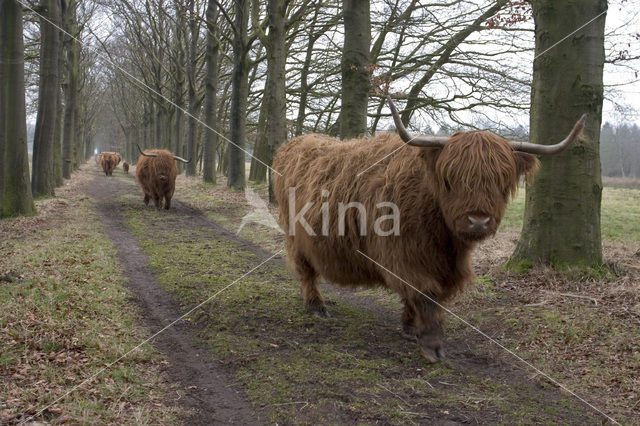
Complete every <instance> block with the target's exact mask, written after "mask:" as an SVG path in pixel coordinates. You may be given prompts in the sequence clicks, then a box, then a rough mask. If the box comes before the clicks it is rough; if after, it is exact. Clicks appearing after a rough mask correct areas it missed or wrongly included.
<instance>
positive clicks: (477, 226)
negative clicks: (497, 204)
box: [468, 216, 491, 232]
mask: <svg viewBox="0 0 640 426" xmlns="http://www.w3.org/2000/svg"><path fill="white" fill-rule="evenodd" d="M468 218H469V231H470V232H487V224H488V223H489V221H490V220H491V218H490V217H488V216H468Z"/></svg>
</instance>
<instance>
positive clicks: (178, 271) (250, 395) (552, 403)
mask: <svg viewBox="0 0 640 426" xmlns="http://www.w3.org/2000/svg"><path fill="white" fill-rule="evenodd" d="M253 188H254V191H255V192H256V193H258V194H260V195H264V191H265V188H264V187H261V186H257V187H255V186H254V187H253ZM616 191H628V192H615V193H611V194H609V195H611V196H612V197H613V198H612V199H615V200H616V203H619V204H617V205H616V206H610V208H611V209H612V210H613V211H618V212H619V213H620V214H618V215H617V220H618V221H619V222H620V223H619V224H617V225H616V224H613V225H611V228H612V229H613V228H615V229H618V228H620V227H621V226H622V227H627V228H624V229H623V232H621V234H622V235H623V236H624V237H626V238H627V239H619V238H618V237H616V236H615V235H616V234H612V237H611V239H607V240H606V243H605V255H606V258H607V261H608V262H609V267H608V268H604V269H603V270H602V271H593V273H590V274H582V273H580V274H578V273H571V272H570V271H569V272H568V273H564V274H559V273H557V272H554V271H552V270H547V269H538V268H534V269H531V270H528V271H523V273H522V274H515V273H512V272H507V271H504V270H503V269H502V268H501V265H503V264H504V262H505V261H506V260H507V258H508V256H509V254H510V253H511V252H512V250H513V246H514V243H515V241H517V238H518V231H517V230H516V229H517V228H516V222H517V219H515V218H516V217H517V215H518V211H519V209H521V200H516V201H515V202H514V203H513V207H512V208H511V209H510V213H509V214H508V217H507V218H506V220H505V225H506V226H505V227H504V229H502V230H501V231H500V232H499V233H498V235H497V236H496V238H493V239H491V240H489V241H487V242H486V243H484V244H483V245H482V246H481V247H480V248H479V249H478V250H477V252H476V256H475V260H474V263H475V268H476V273H477V275H478V280H477V282H476V285H475V287H474V288H472V289H469V290H468V291H467V292H465V293H463V295H461V297H459V298H458V299H457V300H455V301H454V302H453V303H452V304H451V306H450V309H451V310H452V311H453V312H455V313H456V314H457V315H459V316H460V317H462V318H464V319H465V320H466V321H468V322H469V323H471V324H473V325H474V326H475V327H478V328H479V329H480V330H482V331H483V332H484V333H486V334H487V335H488V336H490V337H491V338H492V339H495V340H496V341H498V342H499V343H500V344H501V345H503V346H504V347H505V348H508V349H509V350H511V351H513V352H514V353H516V354H517V355H518V356H520V357H522V358H523V359H525V360H527V362H529V363H531V364H532V365H534V366H535V367H536V368H538V369H539V370H541V371H542V372H544V374H545V375H548V376H549V377H551V378H553V380H555V381H557V382H558V383H561V384H562V386H563V387H565V389H564V390H563V389H561V388H560V387H559V386H558V385H557V384H555V383H553V382H552V381H550V380H549V378H548V377H545V376H544V375H541V374H540V373H539V372H538V371H535V370H533V369H531V368H530V367H529V366H527V365H525V364H524V363H523V362H522V361H520V360H518V359H517V358H515V357H514V356H513V355H512V354H510V353H508V352H507V351H505V350H504V349H503V348H500V347H498V346H496V345H495V344H493V343H491V342H490V341H488V340H487V338H486V337H484V336H482V335H480V334H478V333H477V332H476V331H474V330H473V329H471V328H470V327H469V326H468V325H466V324H464V323H462V322H460V321H458V320H457V319H455V318H449V319H448V323H447V325H446V329H445V335H446V341H445V344H446V354H447V359H446V360H445V361H444V362H441V363H438V364H426V363H425V362H424V360H423V358H422V357H421V355H420V353H419V351H418V349H417V347H416V345H415V343H412V342H409V341H407V340H405V339H403V338H402V336H401V335H400V333H399V317H400V310H401V306H400V303H399V301H398V298H397V296H395V295H394V294H391V293H389V292H388V291H385V290H384V289H374V290H371V289H369V290H364V289H361V290H357V291H350V290H346V289H343V288H341V287H338V286H333V285H331V284H323V285H322V291H323V294H324V295H325V298H326V299H327V302H328V308H329V310H330V312H331V314H332V317H331V318H328V319H319V318H316V317H314V316H310V315H308V314H307V313H305V311H304V309H303V307H302V301H301V298H300V295H299V286H298V284H297V283H296V280H295V278H294V277H293V276H292V275H291V274H290V272H289V271H288V270H287V269H286V267H285V262H284V257H285V254H284V252H283V244H282V236H281V235H280V234H279V233H278V232H277V231H276V230H273V229H269V228H267V227H264V226H262V225H257V224H248V225H246V226H245V227H244V228H243V229H242V231H241V232H240V233H239V235H236V232H237V230H238V228H239V226H240V223H241V221H242V218H243V217H244V216H245V215H246V214H247V213H249V212H250V211H251V207H250V206H249V205H248V202H247V199H246V198H245V196H244V194H241V193H240V194H238V193H233V192H230V191H228V190H227V189H225V187H224V185H222V184H220V185H218V186H214V185H207V184H203V183H202V182H201V180H199V179H189V178H185V177H183V176H180V177H179V178H178V187H177V189H176V198H175V199H174V204H173V206H172V209H171V210H169V211H156V210H155V209H154V208H152V207H146V206H144V204H143V203H142V194H141V191H140V189H139V188H138V187H137V185H136V183H135V179H133V177H132V175H124V174H123V173H122V170H121V169H118V170H117V171H116V172H115V173H114V176H113V177H111V178H107V177H105V176H104V175H103V174H101V173H99V172H98V169H97V167H96V166H94V165H93V164H90V165H87V166H85V167H83V170H82V171H80V172H78V173H77V174H76V175H75V176H74V178H73V179H72V180H71V181H70V184H69V185H68V186H65V188H64V189H63V190H62V191H61V193H59V194H57V195H58V197H57V198H55V199H52V200H45V201H43V202H41V203H40V205H39V207H40V211H41V213H40V215H39V216H37V217H34V218H24V219H17V220H12V221H2V222H0V232H1V233H2V235H3V236H4V235H5V233H6V235H7V236H8V238H7V239H6V240H4V241H2V242H1V243H0V256H2V258H0V274H4V275H2V276H6V278H7V279H6V281H0V309H2V312H3V315H2V317H0V344H1V345H2V347H3V349H4V348H5V343H7V344H8V345H7V346H6V347H8V348H10V350H9V351H8V352H7V353H6V354H5V351H4V350H3V352H2V353H1V354H0V423H9V422H18V421H21V420H24V419H26V417H27V416H28V415H33V414H39V416H38V417H37V419H38V420H39V421H46V422H51V423H62V422H65V421H71V422H74V423H83V422H84V423H86V422H88V423H132V422H138V423H151V424H155V423H172V422H174V421H175V420H178V419H180V420H183V421H184V422H185V423H189V424H191V423H195V424H205V423H206V424H209V423H212V422H218V423H258V424H260V423H280V424H282V423H284V424H300V423H303V424H312V423H322V424H329V423H331V424H335V423H349V424H354V423H383V424H442V425H449V424H476V423H477V424H538V423H553V424H556V423H557V424H602V423H606V421H607V420H606V418H605V417H604V416H603V414H606V415H607V416H610V417H612V418H613V419H615V420H616V421H619V422H621V423H625V424H640V422H639V421H638V418H640V392H639V391H638V389H640V377H639V375H638V371H640V338H639V337H640V328H639V327H638V326H639V325H640V250H639V248H640V243H639V242H638V240H640V236H638V237H637V238H636V232H638V233H640V232H639V231H640V230H638V229H636V227H637V226H639V225H638V223H639V222H640V221H638V220H637V217H638V216H636V215H638V213H639V212H636V211H635V210H634V209H635V208H636V206H638V205H640V191H637V190H631V189H619V190H617V189H616ZM607 196H608V195H607V194H605V197H604V198H605V201H606V200H607ZM249 198H251V197H249ZM605 210H606V209H605ZM272 212H273V213H275V210H274V209H272ZM606 214H607V213H606V211H605V212H604V213H603V233H604V234H605V236H609V234H610V233H609V231H608V230H606V229H604V228H606V226H604V221H605V218H606ZM625 215H629V217H630V218H631V220H632V223H631V224H629V223H628V221H627V220H625ZM276 217H277V215H276ZM620 217H622V219H621V218H620ZM634 217H635V218H636V221H633V218H634ZM69 228H73V229H69ZM75 228H80V229H79V230H76V229H75ZM17 229H19V230H20V231H18V232H16V231H15V230H17ZM45 229H47V231H45ZM612 232H613V231H612ZM58 234H60V235H63V236H64V238H62V239H61V241H60V242H59V245H58V246H53V245H52V244H54V243H56V241H57V240H56V238H54V237H55V235H58ZM43 237H44V238H43ZM87 240H88V241H90V244H89V243H86V241H87ZM78 246H81V247H82V250H83V251H82V252H79V253H76V252H77V251H78ZM86 246H89V247H88V248H87V247H86ZM98 248H99V250H98ZM40 251H43V252H46V255H44V254H43V255H36V253H39V252H40ZM52 253H55V256H53V255H52ZM72 253H73V256H72V258H73V259H75V261H74V262H75V263H72V266H73V271H74V273H76V274H78V275H79V276H78V279H77V281H78V283H77V285H73V286H70V287H69V288H67V289H66V290H65V292H64V294H65V295H66V296H65V297H66V298H62V297H61V296H60V295H59V294H60V293H61V291H60V288H61V286H60V284H62V283H65V286H66V283H67V282H68V281H69V276H68V274H69V273H70V271H68V270H67V269H64V268H65V265H66V264H67V263H69V261H68V260H67V259H68V258H69V256H70V255H71V254H72ZM51 256H53V257H54V258H52V259H50V258H49V257H51ZM57 257H59V258H60V259H58V258H57ZM43 259H46V260H44V262H47V263H49V264H50V265H51V267H50V268H49V267H48V266H47V265H45V267H44V268H43V267H42V266H41V265H42V262H43ZM103 264H104V265H103ZM88 265H91V266H88ZM96 265H97V266H96ZM34 266H35V267H37V268H34ZM99 268H101V269H104V271H102V270H99V271H97V272H96V269H99ZM60 269H62V270H63V271H64V272H63V273H64V274H65V275H66V276H64V277H59V276H58V275H59V274H60ZM87 269H91V270H92V271H93V272H92V273H93V275H86V274H87V272H86V270H87ZM36 271H37V273H36ZM32 275H33V276H32ZM73 277H74V280H73V283H75V281H76V280H75V275H74V276H73ZM43 281H44V282H45V283H47V285H46V286H45V285H44V284H42V283H41V282H43ZM49 287H51V288H49ZM85 287H86V288H85ZM62 288H64V287H62ZM112 293H113V294H117V297H115V296H113V295H112ZM89 296H90V297H89ZM39 298H40V299H42V298H44V300H46V303H43V302H39V301H38V300H39ZM52 298H53V299H56V300H55V304H53V305H52V302H51V299H52ZM87 298H88V300H85V299H87ZM57 299H60V300H59V301H58V300H57ZM100 299H104V300H100ZM70 300H72V301H73V302H74V303H73V304H70V303H69V301H70ZM98 301H100V303H99V306H101V310H100V311H99V312H100V315H96V312H97V311H98V309H97V306H98V305H97V302H98ZM78 304H80V305H82V306H84V305H87V306H89V307H90V309H89V308H86V309H85V308H83V309H80V311H78V312H76V310H77V309H78ZM201 304H202V305H201ZM36 305H37V306H36ZM49 305H52V306H49ZM198 305H201V306H199V307H198V308H197V309H195V310H193V312H192V313H190V314H189V315H187V316H186V317H185V318H184V320H181V321H179V322H177V323H176V324H175V325H174V326H172V327H170V328H168V329H167V330H166V331H164V332H161V333H160V334H159V335H158V336H157V337H155V338H154V339H153V340H152V344H146V345H144V346H142V347H141V349H140V350H139V351H136V352H133V353H132V354H131V355H128V356H127V357H125V358H123V359H122V360H121V361H119V362H118V363H116V364H115V365H113V366H110V365H109V364H110V363H111V362H113V361H115V360H116V359H118V358H119V357H121V356H122V355H124V354H126V353H127V352H128V351H129V350H131V349H132V348H134V347H136V345H137V344H138V343H139V342H142V341H144V340H146V339H148V338H149V337H151V336H153V335H154V333H156V332H157V331H159V330H161V329H162V328H164V327H165V326H167V325H169V324H171V322H172V321H174V320H176V319H178V318H180V317H181V316H182V315H184V314H186V313H188V312H189V311H191V310H192V308H194V307H196V306H198ZM42 306H45V308H43V307H42ZM53 306H55V308H54V307H53ZM82 306H81V308H82ZM8 308H9V309H8ZM7 309H8V310H7ZM50 311H51V312H50ZM105 311H106V313H105ZM5 312H8V313H9V314H8V315H6V314H5ZM29 315H30V316H29ZM69 317H73V318H74V321H71V322H70V320H69ZM33 318H35V319H33ZM43 322H46V324H45V325H43V324H41V323H43ZM86 322H91V323H94V322H95V324H90V327H89V326H87V325H86V324H84V323H86ZM34 324H35V325H34ZM78 325H80V327H78ZM85 328H86V330H85ZM54 329H55V330H54ZM29 330H35V331H32V332H30V331H29ZM43 330H44V331H43ZM59 330H62V331H63V332H59ZM47 332H48V333H49V334H47ZM67 335H68V336H71V337H70V338H69V340H70V342H67V340H65V338H64V336H67ZM85 335H86V336H85ZM60 336H62V337H60ZM78 336H80V337H78ZM74 339H75V340H74ZM94 346H96V347H95V348H94ZM98 349H101V351H100V350H98ZM69 352H70V353H71V355H70V356H76V355H74V354H78V353H79V354H81V357H80V358H81V359H82V360H83V362H82V363H81V364H78V363H76V362H74V361H69V362H67V363H66V364H65V363H63V362H58V361H57V358H59V354H61V353H62V354H67V353H69ZM65 356H66V355H65ZM43 364H44V365H45V367H44V368H42V367H41V366H42V365H43ZM105 365H106V366H108V368H107V369H106V370H105V371H104V372H102V373H101V374H100V375H99V376H97V377H96V378H95V379H93V380H92V381H91V382H90V383H88V384H86V385H84V386H81V387H79V388H78V389H76V390H75V391H74V392H72V393H71V394H70V395H69V396H67V397H62V398H61V400H60V402H59V403H57V404H56V405H54V406H53V407H50V408H48V409H47V410H46V411H45V412H44V413H38V410H39V409H41V408H42V407H43V406H46V405H48V403H50V402H52V401H53V398H54V396H56V397H57V396H62V395H64V393H65V389H67V391H68V390H71V389H73V386H74V385H77V384H80V383H81V382H82V380H83V378H84V377H89V376H90V374H91V372H98V371H99V367H101V366H105ZM27 367H28V368H27ZM125 368H126V369H127V370H126V374H124V373H122V370H124V369H125ZM34 371H35V372H36V373H37V374H34ZM116 372H119V373H118V374H116ZM59 376H60V377H59ZM567 389H569V390H571V391H572V392H574V393H575V394H576V395H578V396H579V397H580V398H582V399H583V401H581V400H580V399H579V398H577V397H576V396H574V395H571V394H570V393H568V392H566V390H567ZM118 396H119V397H118ZM585 402H586V403H588V404H591V405H592V406H589V405H587V404H586V403H585ZM121 407H123V408H121ZM599 411H600V412H599ZM89 419H91V420H92V421H89ZM95 419H97V421H93V420H95Z"/></svg>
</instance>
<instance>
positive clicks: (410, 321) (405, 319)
mask: <svg viewBox="0 0 640 426" xmlns="http://www.w3.org/2000/svg"><path fill="white" fill-rule="evenodd" d="M415 317H416V311H415V310H414V309H413V304H411V303H408V302H407V301H406V300H405V301H404V310H403V311H402V330H401V331H400V332H401V334H402V337H404V338H405V339H407V340H411V341H415V340H416V338H417V335H418V332H417V330H416V326H415V325H414V321H415Z"/></svg>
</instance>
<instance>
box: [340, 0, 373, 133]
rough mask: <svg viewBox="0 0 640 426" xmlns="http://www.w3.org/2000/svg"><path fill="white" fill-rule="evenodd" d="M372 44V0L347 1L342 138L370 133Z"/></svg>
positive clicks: (345, 12)
mask: <svg viewBox="0 0 640 426" xmlns="http://www.w3.org/2000/svg"><path fill="white" fill-rule="evenodd" d="M370 47H371V18H370V14H369V1H368V0H344V52H343V55H342V111H341V113H340V116H341V117H340V136H341V137H342V139H348V138H355V137H358V136H362V135H364V134H365V133H366V132H367V104H368V100H369V89H370V87H371V76H370V74H371V72H370V63H369V49H370Z"/></svg>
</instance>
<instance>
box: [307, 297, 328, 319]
mask: <svg viewBox="0 0 640 426" xmlns="http://www.w3.org/2000/svg"><path fill="white" fill-rule="evenodd" d="M307 312H309V313H310V314H312V315H315V316H317V317H319V318H331V315H330V314H329V311H327V307H326V306H325V305H324V302H322V301H321V300H317V299H316V300H311V301H309V302H308V303H307Z"/></svg>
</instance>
